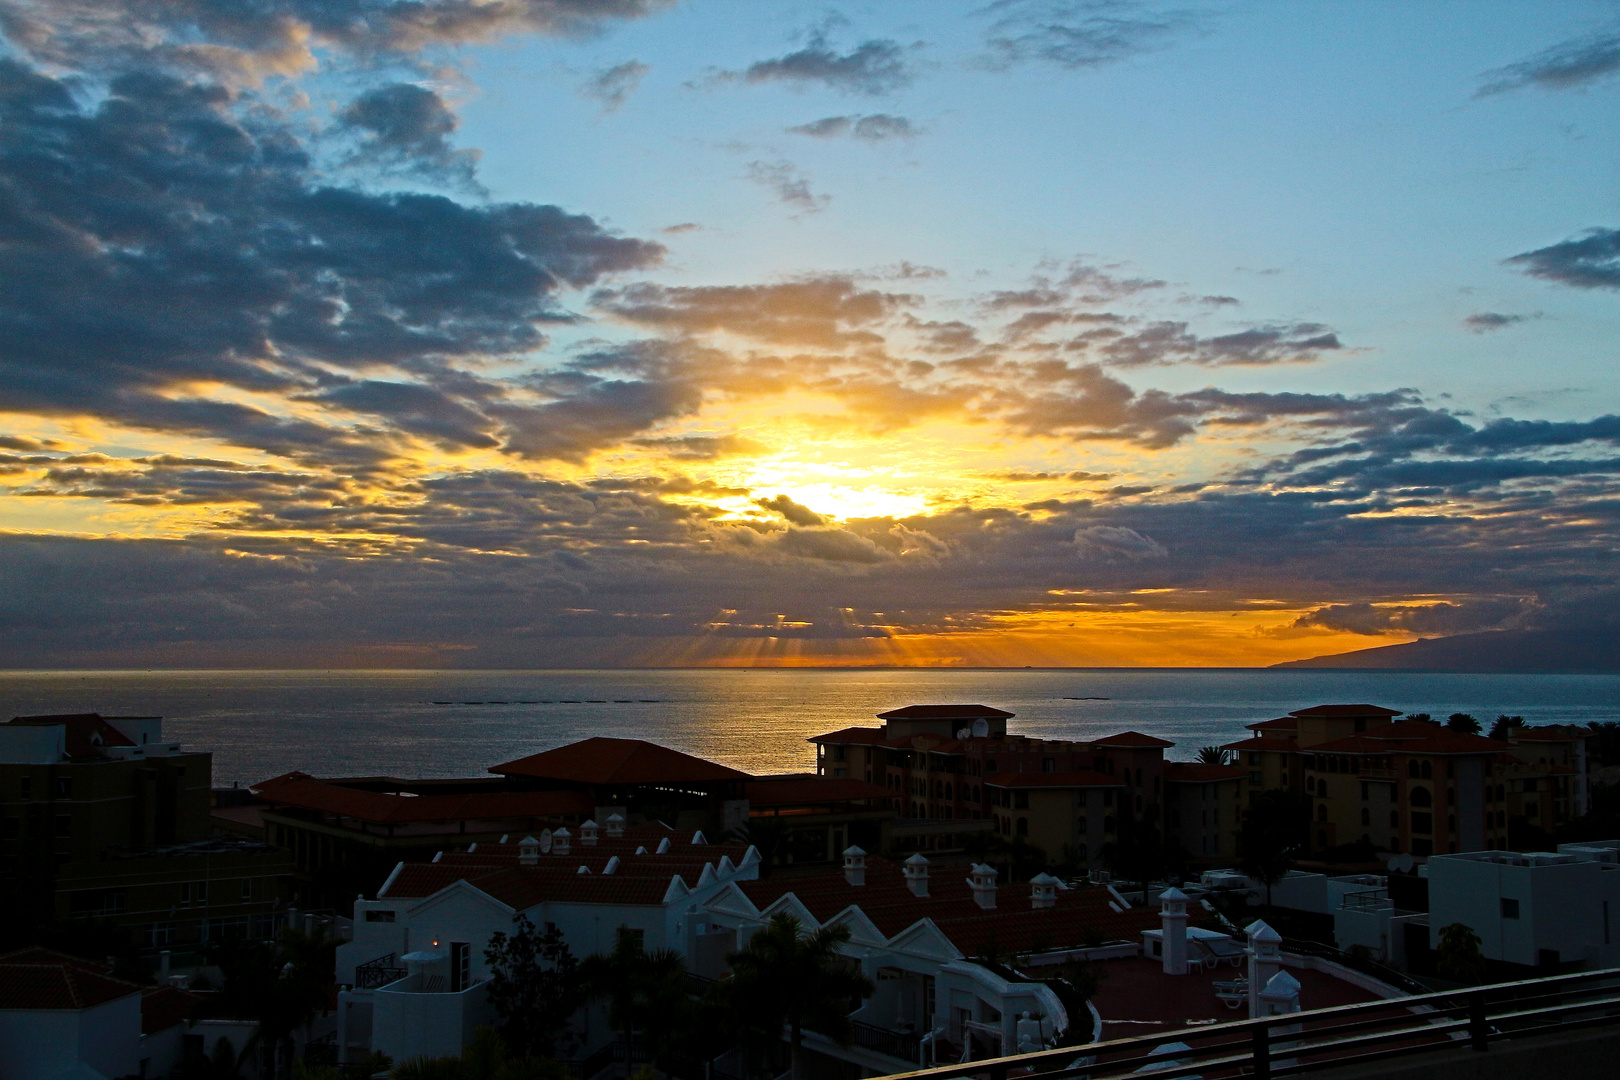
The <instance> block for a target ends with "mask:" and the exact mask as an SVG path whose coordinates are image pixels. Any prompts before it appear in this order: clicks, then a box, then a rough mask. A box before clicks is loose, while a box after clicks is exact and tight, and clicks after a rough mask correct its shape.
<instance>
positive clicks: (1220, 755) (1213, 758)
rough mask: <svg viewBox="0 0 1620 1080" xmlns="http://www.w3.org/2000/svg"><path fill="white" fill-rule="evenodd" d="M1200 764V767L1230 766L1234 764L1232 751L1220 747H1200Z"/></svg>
mask: <svg viewBox="0 0 1620 1080" xmlns="http://www.w3.org/2000/svg"><path fill="white" fill-rule="evenodd" d="M1198 764H1200V765H1230V764H1232V751H1230V750H1225V749H1222V748H1221V747H1219V746H1200V747H1199V748H1198Z"/></svg>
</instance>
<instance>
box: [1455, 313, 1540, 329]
mask: <svg viewBox="0 0 1620 1080" xmlns="http://www.w3.org/2000/svg"><path fill="white" fill-rule="evenodd" d="M1540 317H1541V316H1540V315H1539V314H1537V315H1506V314H1503V313H1502V312H1499V311H1476V312H1475V313H1474V314H1472V315H1470V316H1468V317H1467V318H1466V319H1464V320H1463V328H1464V329H1466V330H1468V331H1469V332H1470V333H1473V334H1489V333H1491V332H1492V331H1494V330H1506V329H1507V328H1508V327H1510V326H1517V325H1518V324H1519V323H1522V322H1529V321H1530V320H1531V319H1538V318H1540Z"/></svg>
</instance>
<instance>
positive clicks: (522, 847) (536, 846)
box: [518, 836, 540, 866]
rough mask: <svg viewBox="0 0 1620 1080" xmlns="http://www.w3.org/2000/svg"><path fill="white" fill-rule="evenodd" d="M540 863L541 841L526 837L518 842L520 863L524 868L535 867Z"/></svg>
mask: <svg viewBox="0 0 1620 1080" xmlns="http://www.w3.org/2000/svg"><path fill="white" fill-rule="evenodd" d="M539 861H540V841H538V840H536V839H535V838H534V837H532V836H525V837H524V838H523V839H522V840H519V841H518V862H520V863H522V864H523V865H524V866H533V865H534V864H535V863H537V862H539Z"/></svg>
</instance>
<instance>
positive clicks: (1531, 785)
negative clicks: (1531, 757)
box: [1524, 777, 1536, 791]
mask: <svg viewBox="0 0 1620 1080" xmlns="http://www.w3.org/2000/svg"><path fill="white" fill-rule="evenodd" d="M1524 790H1526V791H1534V790H1536V781H1535V779H1534V778H1533V777H1532V778H1531V779H1529V780H1526V781H1525V782H1524Z"/></svg>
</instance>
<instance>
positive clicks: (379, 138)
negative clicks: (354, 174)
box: [338, 83, 478, 185]
mask: <svg viewBox="0 0 1620 1080" xmlns="http://www.w3.org/2000/svg"><path fill="white" fill-rule="evenodd" d="M460 123H461V122H460V120H459V119H458V118H457V117H456V114H455V113H454V112H452V111H451V110H450V107H449V106H448V105H446V104H445V102H444V99H443V98H441V97H439V95H438V94H436V93H435V92H433V91H432V90H428V89H425V88H423V87H420V86H416V85H414V84H412V83H393V84H391V85H388V86H380V87H377V88H375V89H372V90H367V91H366V92H364V93H363V94H361V95H360V96H359V97H357V98H355V99H354V100H353V101H352V102H350V103H349V105H348V107H347V108H345V109H344V110H343V112H342V113H341V114H340V116H339V119H338V124H339V128H340V129H343V130H347V131H351V132H355V133H357V134H359V135H360V137H361V138H360V143H359V146H358V147H357V148H356V150H355V152H354V154H353V155H352V156H351V158H350V160H351V161H356V162H363V163H367V164H372V165H378V166H381V167H383V168H385V169H396V170H399V171H402V172H414V173H418V174H420V175H423V176H427V177H432V178H438V179H443V180H449V181H453V182H459V183H462V184H469V185H470V184H472V183H473V170H474V169H475V168H476V167H477V164H478V151H477V150H457V149H455V148H454V147H453V146H452V145H451V143H450V136H451V135H453V134H455V131H456V128H457V127H459V126H460Z"/></svg>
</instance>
